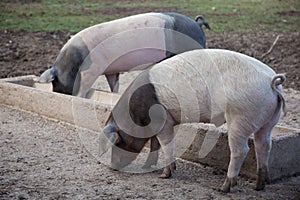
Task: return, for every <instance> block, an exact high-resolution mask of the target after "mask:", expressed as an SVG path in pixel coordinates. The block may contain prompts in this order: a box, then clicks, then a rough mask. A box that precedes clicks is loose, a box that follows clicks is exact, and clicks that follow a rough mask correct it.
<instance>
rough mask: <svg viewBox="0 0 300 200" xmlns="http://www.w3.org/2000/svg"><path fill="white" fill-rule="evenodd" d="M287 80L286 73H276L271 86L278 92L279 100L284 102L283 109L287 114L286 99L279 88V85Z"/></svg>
mask: <svg viewBox="0 0 300 200" xmlns="http://www.w3.org/2000/svg"><path fill="white" fill-rule="evenodd" d="M285 80H286V77H285V75H284V74H276V75H275V76H274V77H273V78H272V81H271V87H272V89H273V90H274V91H275V92H276V93H277V95H278V98H279V101H280V102H282V110H283V112H284V115H285V114H286V105H285V100H284V98H283V96H282V93H281V91H280V90H279V89H278V87H277V86H278V85H281V84H282V83H283V82H284V81H285Z"/></svg>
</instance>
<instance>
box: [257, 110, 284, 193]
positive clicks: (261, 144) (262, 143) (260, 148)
mask: <svg viewBox="0 0 300 200" xmlns="http://www.w3.org/2000/svg"><path fill="white" fill-rule="evenodd" d="M279 109H280V108H279ZM280 114H281V113H280V112H279V110H278V108H277V110H276V111H275V114H274V115H273V117H272V119H271V120H270V121H269V122H268V123H266V124H265V125H264V126H263V127H262V128H261V129H259V130H258V131H257V132H256V133H255V134H254V145H255V153H256V160H257V179H256V187H255V190H263V189H264V187H265V183H266V182H267V183H270V178H269V167H268V162H269V155H270V151H271V146H272V140H271V133H272V130H273V128H274V126H275V125H276V124H277V122H278V121H279V118H280Z"/></svg>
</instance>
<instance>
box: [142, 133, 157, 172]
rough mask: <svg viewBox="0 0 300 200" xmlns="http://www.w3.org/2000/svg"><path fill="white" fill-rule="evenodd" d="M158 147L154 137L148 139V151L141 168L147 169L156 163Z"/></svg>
mask: <svg viewBox="0 0 300 200" xmlns="http://www.w3.org/2000/svg"><path fill="white" fill-rule="evenodd" d="M159 148H160V144H159V141H158V140H157V138H156V137H152V138H151V140H150V153H149V155H148V158H147V160H146V163H145V165H144V166H143V167H142V168H143V169H149V168H151V166H152V165H157V161H158V150H159Z"/></svg>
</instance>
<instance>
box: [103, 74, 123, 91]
mask: <svg viewBox="0 0 300 200" xmlns="http://www.w3.org/2000/svg"><path fill="white" fill-rule="evenodd" d="M119 75H120V74H119V73H117V74H105V77H106V80H107V82H108V85H109V87H110V91H111V92H115V93H117V92H118V91H119Z"/></svg>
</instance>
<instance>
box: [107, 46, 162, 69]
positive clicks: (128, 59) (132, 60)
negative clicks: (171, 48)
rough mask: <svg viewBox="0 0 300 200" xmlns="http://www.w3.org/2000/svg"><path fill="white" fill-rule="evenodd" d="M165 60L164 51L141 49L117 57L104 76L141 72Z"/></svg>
mask: <svg viewBox="0 0 300 200" xmlns="http://www.w3.org/2000/svg"><path fill="white" fill-rule="evenodd" d="M165 58H166V51H164V50H160V49H141V50H135V51H132V52H129V53H127V54H125V55H122V56H121V57H119V58H118V59H117V60H116V61H114V62H113V63H112V64H110V65H109V67H108V68H107V69H106V71H105V72H104V74H115V73H118V72H126V71H132V70H143V69H146V68H147V67H149V66H151V65H152V64H155V63H157V62H159V61H161V60H163V59H165Z"/></svg>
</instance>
